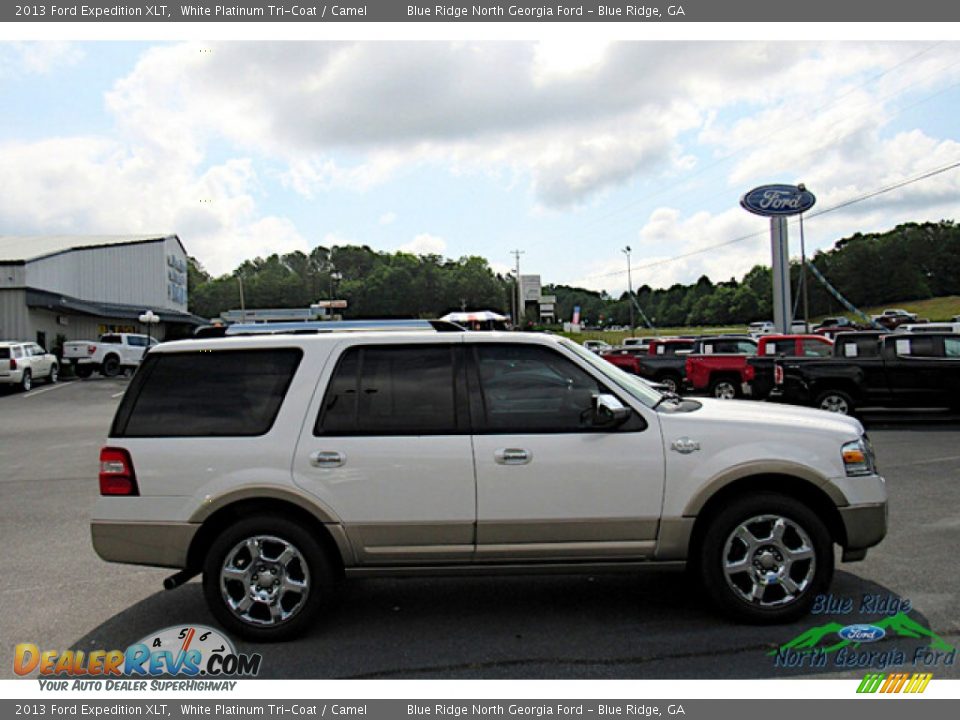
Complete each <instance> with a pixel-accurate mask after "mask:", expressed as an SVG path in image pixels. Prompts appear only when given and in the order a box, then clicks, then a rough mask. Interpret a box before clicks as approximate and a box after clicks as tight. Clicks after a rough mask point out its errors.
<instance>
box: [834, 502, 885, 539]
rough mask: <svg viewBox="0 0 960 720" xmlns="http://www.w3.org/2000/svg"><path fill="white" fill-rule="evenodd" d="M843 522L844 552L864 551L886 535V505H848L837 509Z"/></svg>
mask: <svg viewBox="0 0 960 720" xmlns="http://www.w3.org/2000/svg"><path fill="white" fill-rule="evenodd" d="M838 510H839V511H840V518H841V520H842V521H843V528H844V535H845V537H846V542H845V543H844V546H843V548H844V551H858V550H866V549H867V548H870V547H873V546H874V545H876V544H877V543H879V542H880V541H881V540H883V538H884V537H885V536H886V534H887V504H886V503H874V504H870V505H850V506H847V507H842V508H838Z"/></svg>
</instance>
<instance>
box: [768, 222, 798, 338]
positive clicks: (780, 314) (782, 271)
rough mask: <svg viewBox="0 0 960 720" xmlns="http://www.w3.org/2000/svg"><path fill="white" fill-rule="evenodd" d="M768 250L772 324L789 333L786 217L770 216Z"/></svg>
mask: <svg viewBox="0 0 960 720" xmlns="http://www.w3.org/2000/svg"><path fill="white" fill-rule="evenodd" d="M770 250H771V256H772V258H773V324H774V325H775V326H776V328H777V332H779V333H784V334H786V333H789V332H790V330H791V329H792V328H791V324H792V321H793V318H792V317H791V315H792V314H793V313H792V308H793V306H792V305H791V304H790V249H789V241H788V239H787V218H785V217H783V216H776V217H771V218H770Z"/></svg>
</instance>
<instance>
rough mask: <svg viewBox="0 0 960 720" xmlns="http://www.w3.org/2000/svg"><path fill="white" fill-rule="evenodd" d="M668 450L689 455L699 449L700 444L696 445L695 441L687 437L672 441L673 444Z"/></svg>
mask: <svg viewBox="0 0 960 720" xmlns="http://www.w3.org/2000/svg"><path fill="white" fill-rule="evenodd" d="M670 449H671V450H675V451H676V452H678V453H680V454H682V455H689V454H690V453H692V452H696V451H697V450H699V449H700V443H698V442H697V441H696V440H691V439H690V438H688V437H682V438H680V439H678V440H674V441H673V444H671V445H670Z"/></svg>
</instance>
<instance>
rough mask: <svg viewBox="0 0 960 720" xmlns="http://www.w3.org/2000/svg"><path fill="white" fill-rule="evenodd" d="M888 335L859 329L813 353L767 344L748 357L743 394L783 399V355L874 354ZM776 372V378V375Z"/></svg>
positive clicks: (799, 358) (809, 358)
mask: <svg viewBox="0 0 960 720" xmlns="http://www.w3.org/2000/svg"><path fill="white" fill-rule="evenodd" d="M884 334H885V332H880V331H877V330H858V331H853V330H851V331H850V332H845V333H841V334H840V335H839V336H837V337H835V338H834V340H833V346H832V347H829V348H828V349H827V350H825V349H824V347H819V348H813V347H812V346H810V347H809V348H808V350H810V352H806V351H805V352H803V353H802V354H800V355H798V354H797V352H798V351H797V349H793V348H789V347H788V348H783V346H780V347H777V346H774V347H773V348H772V349H771V348H769V347H764V349H763V351H762V352H761V353H758V354H757V355H756V356H754V357H751V358H747V367H746V370H745V371H744V386H743V394H744V395H746V396H749V397H750V398H751V399H752V400H767V399H770V400H778V399H781V389H782V388H781V385H782V383H783V366H782V364H778V363H777V362H776V360H777V356H778V354H779V355H790V356H791V360H793V361H795V362H797V363H800V362H808V361H812V360H815V359H817V358H822V357H872V356H876V355H877V354H878V352H879V350H878V348H879V345H878V341H879V339H880V338H881V337H882V336H883V335H884ZM775 374H776V377H775Z"/></svg>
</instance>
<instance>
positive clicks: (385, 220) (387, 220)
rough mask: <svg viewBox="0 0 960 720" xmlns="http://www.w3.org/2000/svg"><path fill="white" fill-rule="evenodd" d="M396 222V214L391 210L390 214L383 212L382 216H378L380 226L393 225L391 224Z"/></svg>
mask: <svg viewBox="0 0 960 720" xmlns="http://www.w3.org/2000/svg"><path fill="white" fill-rule="evenodd" d="M396 220H397V214H396V213H395V212H393V211H392V210H391V211H390V212H385V213H384V214H383V215H381V216H380V224H381V225H393V223H394V222H396Z"/></svg>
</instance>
